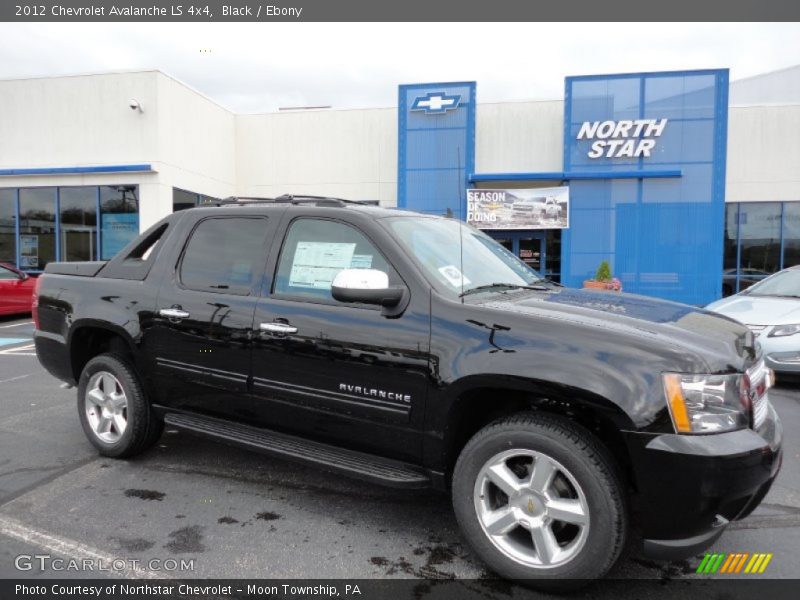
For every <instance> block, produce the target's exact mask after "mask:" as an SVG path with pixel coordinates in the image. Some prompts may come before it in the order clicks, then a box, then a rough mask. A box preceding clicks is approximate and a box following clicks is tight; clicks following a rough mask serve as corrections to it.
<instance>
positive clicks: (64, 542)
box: [0, 516, 169, 579]
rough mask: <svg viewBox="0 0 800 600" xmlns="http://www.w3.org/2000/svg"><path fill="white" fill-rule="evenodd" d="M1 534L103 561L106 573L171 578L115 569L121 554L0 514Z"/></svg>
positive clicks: (70, 555)
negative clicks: (113, 566) (104, 550)
mask: <svg viewBox="0 0 800 600" xmlns="http://www.w3.org/2000/svg"><path fill="white" fill-rule="evenodd" d="M0 535H5V536H8V537H10V538H14V539H15V540H19V541H20V542H23V543H26V544H31V545H33V546H38V547H39V548H42V549H44V550H47V551H49V552H52V553H54V554H58V555H60V556H64V557H66V558H74V559H76V560H78V561H82V560H83V559H88V560H91V561H92V562H93V563H95V564H96V565H97V564H98V563H102V565H104V566H105V567H106V568H107V570H105V571H103V573H104V574H105V573H110V574H112V575H117V576H119V577H127V578H145V579H168V578H169V577H167V576H166V575H165V574H163V573H160V572H156V571H150V570H148V569H142V568H123V569H113V568H111V567H110V565H113V564H114V561H116V560H119V559H120V557H119V556H113V555H111V554H106V553H105V552H103V551H102V550H98V549H97V548H92V547H91V546H87V545H85V544H81V543H79V542H76V541H74V540H70V539H68V538H65V537H61V536H57V535H53V534H52V533H47V532H46V531H40V530H38V529H34V528H33V527H28V526H27V525H25V524H23V523H20V522H19V521H17V520H15V519H11V518H9V517H4V516H0ZM124 562H125V563H126V564H127V563H128V562H129V561H127V560H126V561H124Z"/></svg>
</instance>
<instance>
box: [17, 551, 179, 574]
mask: <svg viewBox="0 0 800 600" xmlns="http://www.w3.org/2000/svg"><path fill="white" fill-rule="evenodd" d="M14 568H16V569H17V570H18V571H80V572H86V571H88V572H99V573H110V572H126V571H140V570H147V571H170V572H173V571H194V559H193V558H181V559H176V558H165V559H161V558H151V559H147V560H141V559H138V558H112V559H106V558H80V559H78V558H57V557H53V556H51V555H50V554H20V555H18V556H16V557H15V558H14Z"/></svg>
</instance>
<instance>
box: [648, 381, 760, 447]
mask: <svg viewBox="0 0 800 600" xmlns="http://www.w3.org/2000/svg"><path fill="white" fill-rule="evenodd" d="M663 379H664V393H665V395H666V397H667V405H668V406H669V413H670V416H671V417H672V423H673V425H675V431H676V432H678V433H717V432H721V431H731V430H734V429H740V428H743V427H748V426H749V419H750V413H749V411H750V409H749V406H750V404H749V399H748V393H749V390H748V387H749V386H748V384H747V380H746V376H745V375H742V374H741V373H735V374H731V375H694V374H692V375H689V374H684V373H664V375H663Z"/></svg>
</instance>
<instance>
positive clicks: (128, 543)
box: [111, 537, 156, 552]
mask: <svg viewBox="0 0 800 600" xmlns="http://www.w3.org/2000/svg"><path fill="white" fill-rule="evenodd" d="M111 541H112V542H115V543H116V544H117V546H119V549H120V550H123V551H125V552H144V551H145V550H149V549H150V548H152V547H153V546H155V545H156V544H155V542H151V541H150V540H146V539H144V538H118V537H115V538H111Z"/></svg>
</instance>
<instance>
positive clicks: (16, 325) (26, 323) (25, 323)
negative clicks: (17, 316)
mask: <svg viewBox="0 0 800 600" xmlns="http://www.w3.org/2000/svg"><path fill="white" fill-rule="evenodd" d="M21 325H33V321H25V322H24V323H12V324H11V325H0V329H8V328H9V327H20V326H21Z"/></svg>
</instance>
